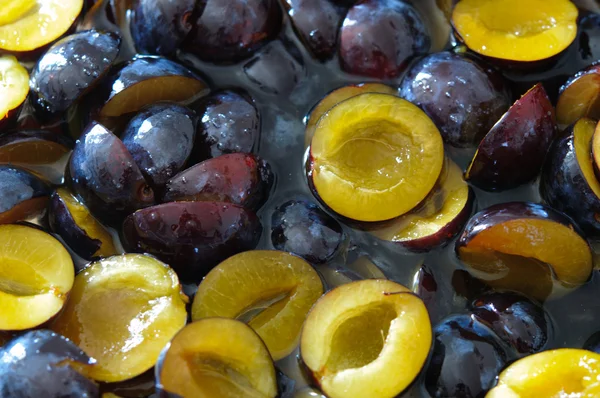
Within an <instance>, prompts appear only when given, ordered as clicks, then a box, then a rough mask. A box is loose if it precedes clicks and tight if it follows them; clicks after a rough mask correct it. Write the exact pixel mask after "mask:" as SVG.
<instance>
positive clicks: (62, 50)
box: [29, 30, 121, 115]
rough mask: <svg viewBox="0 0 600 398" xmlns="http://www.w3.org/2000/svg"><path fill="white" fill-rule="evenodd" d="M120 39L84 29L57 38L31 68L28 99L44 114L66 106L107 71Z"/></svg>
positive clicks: (55, 112)
mask: <svg viewBox="0 0 600 398" xmlns="http://www.w3.org/2000/svg"><path fill="white" fill-rule="evenodd" d="M120 44H121V39H120V37H118V36H117V35H116V34H115V33H112V32H99V31H95V30H87V31H83V32H77V33H75V34H72V35H70V36H67V37H65V38H63V39H62V40H60V41H58V42H56V43H55V44H54V45H53V46H52V47H50V49H49V50H48V51H47V52H46V53H45V54H44V55H43V56H42V57H41V58H40V59H39V60H38V62H37V64H36V66H35V68H34V69H33V71H32V72H31V78H30V81H29V86H30V88H31V90H30V92H31V99H30V100H31V102H32V103H33V105H34V107H35V108H36V110H38V111H40V112H42V113H45V114H50V115H54V114H59V113H61V112H64V111H66V110H67V109H69V107H70V106H71V105H73V104H74V103H76V102H77V101H78V100H79V98H80V97H81V96H82V95H83V94H84V93H86V92H87V91H88V90H90V89H92V88H93V87H94V85H95V84H97V82H98V81H100V79H101V78H102V77H103V76H104V75H105V74H106V72H107V71H108V70H109V69H110V67H111V65H112V63H113V62H114V61H115V59H116V58H117V56H118V55H119V46H120Z"/></svg>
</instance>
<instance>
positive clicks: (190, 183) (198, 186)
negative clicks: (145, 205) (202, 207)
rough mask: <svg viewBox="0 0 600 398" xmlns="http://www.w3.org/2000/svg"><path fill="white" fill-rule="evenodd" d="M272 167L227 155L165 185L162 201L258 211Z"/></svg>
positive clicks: (267, 189) (253, 159)
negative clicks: (223, 204)
mask: <svg viewBox="0 0 600 398" xmlns="http://www.w3.org/2000/svg"><path fill="white" fill-rule="evenodd" d="M273 180H274V177H273V172H272V171H271V166H269V164H268V163H267V162H266V161H265V160H262V159H260V158H259V157H258V156H256V155H253V154H249V153H230V154H226V155H221V156H218V157H216V158H212V159H208V160H205V161H204V162H202V163H198V164H197V165H195V166H192V167H190V168H189V169H187V170H184V171H182V172H181V173H179V174H177V175H176V176H175V177H173V178H172V179H171V180H169V182H168V183H167V185H166V187H165V194H164V197H163V200H164V201H165V202H173V201H209V202H227V203H233V204H236V205H239V206H243V207H245V208H247V209H251V210H254V211H256V210H258V209H259V208H260V207H261V206H262V205H263V204H264V203H265V202H266V201H267V199H268V197H269V192H270V191H271V187H272V186H273Z"/></svg>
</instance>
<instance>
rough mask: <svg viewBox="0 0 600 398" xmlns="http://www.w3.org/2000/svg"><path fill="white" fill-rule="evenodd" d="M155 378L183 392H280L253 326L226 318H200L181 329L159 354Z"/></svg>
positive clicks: (264, 397) (265, 395) (269, 397)
mask: <svg viewBox="0 0 600 398" xmlns="http://www.w3.org/2000/svg"><path fill="white" fill-rule="evenodd" d="M156 382H157V389H158V390H162V391H163V392H165V391H166V392H167V393H171V394H176V395H177V396H180V397H221V398H237V397H252V398H259V397H260V398H275V397H276V396H278V391H277V378H276V373H275V367H274V366H273V361H272V360H271V356H270V355H269V351H268V350H267V347H265V344H264V343H263V342H262V341H261V339H260V337H258V335H257V334H256V333H255V332H254V331H253V330H252V329H251V328H249V327H248V326H246V325H245V324H244V323H242V322H240V321H236V320H234V319H227V318H207V319H202V320H200V321H196V322H192V323H190V324H189V325H187V326H186V327H185V328H183V330H181V331H180V332H179V333H177V335H176V336H175V338H173V341H171V344H170V345H169V346H167V347H166V348H165V350H164V351H163V353H162V354H161V357H160V360H159V363H158V364H157V367H156Z"/></svg>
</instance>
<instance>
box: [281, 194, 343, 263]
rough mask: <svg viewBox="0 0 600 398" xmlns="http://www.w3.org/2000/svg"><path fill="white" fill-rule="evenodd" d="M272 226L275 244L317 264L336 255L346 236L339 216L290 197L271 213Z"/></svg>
mask: <svg viewBox="0 0 600 398" xmlns="http://www.w3.org/2000/svg"><path fill="white" fill-rule="evenodd" d="M271 226H272V230H271V242H272V243H273V247H275V248H276V249H277V250H284V251H286V252H290V253H293V254H295V255H297V256H300V257H302V258H304V259H306V261H308V262H310V263H313V264H323V263H326V262H328V261H329V260H331V259H332V258H334V257H335V255H336V254H337V253H338V252H339V249H340V248H341V247H342V244H343V242H344V239H345V234H344V230H343V229H342V226H341V225H340V224H339V223H338V222H337V221H336V220H335V219H333V218H332V217H331V216H330V215H329V214H327V213H325V212H324V211H323V210H321V209H320V208H319V206H317V205H315V204H314V203H311V202H308V201H305V200H290V201H288V202H285V203H283V204H282V205H281V206H278V207H277V208H276V209H275V211H274V212H273V215H272V216H271Z"/></svg>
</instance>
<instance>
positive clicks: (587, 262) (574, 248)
mask: <svg viewBox="0 0 600 398" xmlns="http://www.w3.org/2000/svg"><path fill="white" fill-rule="evenodd" d="M578 231H579V228H578V227H577V226H576V225H574V224H573V222H572V221H571V220H570V219H569V218H568V217H566V216H565V215H563V214H562V213H559V212H557V211H555V210H553V209H551V208H549V207H547V206H544V205H539V204H534V203H524V202H512V203H503V204H499V205H494V206H491V207H488V208H487V209H485V210H483V211H481V212H479V213H477V214H475V215H474V216H473V218H471V220H469V222H468V223H467V226H466V227H465V229H464V231H463V233H462V235H461V236H460V239H459V240H458V241H457V242H456V252H457V255H458V257H459V259H460V260H461V261H462V262H463V263H465V264H467V265H468V266H469V267H470V271H471V272H472V273H474V275H475V276H477V277H480V278H482V279H484V280H485V282H486V283H487V284H489V285H490V286H492V287H495V288H499V289H507V290H514V291H517V292H521V293H524V294H526V295H528V296H531V297H534V298H537V299H539V300H545V299H547V298H548V297H549V296H550V295H551V294H552V293H553V291H554V290H555V289H554V284H555V283H558V285H559V286H561V287H563V288H570V289H573V288H575V287H578V286H579V285H581V284H583V283H585V282H586V281H587V280H588V279H589V277H590V274H591V272H592V267H593V264H592V253H591V249H590V246H589V245H588V242H587V241H586V240H585V239H584V238H583V237H582V236H581V235H580V234H579V233H578ZM554 293H558V291H555V292H554Z"/></svg>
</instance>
